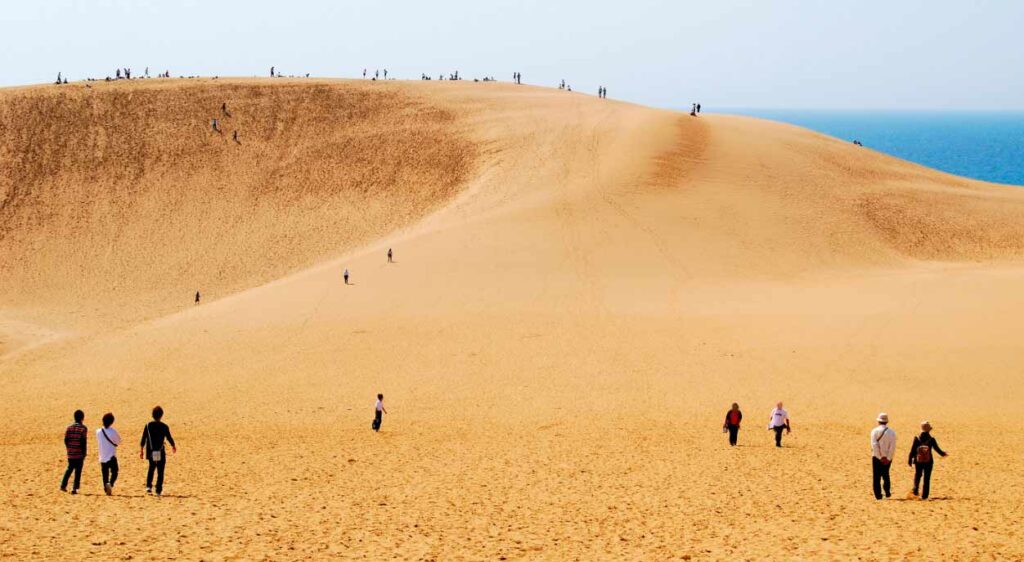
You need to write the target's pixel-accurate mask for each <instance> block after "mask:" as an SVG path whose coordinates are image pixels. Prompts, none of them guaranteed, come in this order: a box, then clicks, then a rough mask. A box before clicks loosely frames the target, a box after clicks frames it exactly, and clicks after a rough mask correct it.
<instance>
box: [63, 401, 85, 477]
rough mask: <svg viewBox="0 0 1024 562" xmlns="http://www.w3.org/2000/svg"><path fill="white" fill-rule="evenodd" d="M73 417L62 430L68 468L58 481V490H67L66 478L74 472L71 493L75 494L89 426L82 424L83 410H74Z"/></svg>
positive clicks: (83, 460) (83, 459)
mask: <svg viewBox="0 0 1024 562" xmlns="http://www.w3.org/2000/svg"><path fill="white" fill-rule="evenodd" d="M74 417H75V423H73V424H71V425H69V426H68V427H67V429H65V430H64V447H65V448H66V449H67V452H68V469H67V470H65V471H64V479H63V480H61V481H60V491H62V492H66V491H68V480H70V479H71V475H72V474H74V475H75V482H74V486H73V487H72V488H71V493H72V494H77V493H78V488H79V487H80V486H81V484H82V463H83V462H85V454H86V452H87V451H86V449H87V448H88V440H87V439H86V438H87V437H88V435H89V428H87V427H85V425H83V424H82V422H83V421H84V420H85V412H83V411H81V410H75V416H74Z"/></svg>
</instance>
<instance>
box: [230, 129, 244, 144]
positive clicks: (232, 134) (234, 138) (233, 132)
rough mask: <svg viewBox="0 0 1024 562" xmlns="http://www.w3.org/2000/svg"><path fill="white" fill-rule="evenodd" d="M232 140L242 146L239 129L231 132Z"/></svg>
mask: <svg viewBox="0 0 1024 562" xmlns="http://www.w3.org/2000/svg"><path fill="white" fill-rule="evenodd" d="M231 140H233V141H235V143H236V144H242V143H241V142H239V141H238V130H237V129H236V130H234V131H232V132H231Z"/></svg>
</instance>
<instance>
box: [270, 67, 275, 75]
mask: <svg viewBox="0 0 1024 562" xmlns="http://www.w3.org/2000/svg"><path fill="white" fill-rule="evenodd" d="M270 77H271V78H273V77H274V67H270Z"/></svg>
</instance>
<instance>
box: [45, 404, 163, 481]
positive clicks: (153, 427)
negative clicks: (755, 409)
mask: <svg viewBox="0 0 1024 562" xmlns="http://www.w3.org/2000/svg"><path fill="white" fill-rule="evenodd" d="M163 417H164V410H163V408H161V407H160V406H157V407H155V408H153V419H152V421H150V422H149V423H147V424H146V426H145V427H144V428H143V429H142V439H141V440H140V441H139V458H142V459H148V462H149V471H148V472H147V473H146V493H147V494H152V493H153V477H154V476H156V495H157V497H159V496H161V495H162V494H163V491H164V468H165V467H166V465H167V451H166V447H165V442H166V443H167V444H169V445H170V446H171V451H172V452H174V453H177V452H178V447H177V446H176V445H175V444H174V438H173V437H171V429H170V428H169V427H167V424H165V423H164V422H163V421H161V420H162V419H163ZM102 421H103V427H101V428H99V429H98V430H96V442H97V443H98V449H99V461H100V474H101V476H102V478H103V492H104V493H105V494H107V495H108V496H109V495H112V494H113V493H114V484H116V483H117V477H118V473H119V472H120V467H119V466H118V462H117V448H118V447H119V446H120V445H121V434H120V433H118V432H117V430H116V429H114V427H113V426H114V414H112V413H110V412H107V413H106V414H103V420H102ZM84 422H85V412H83V411H82V410H75V413H74V423H72V424H71V425H69V426H68V427H67V429H65V430H64V448H65V449H66V451H67V457H68V466H67V470H65V471H64V478H63V479H61V482H60V490H61V491H62V492H67V491H68V483H69V482H70V483H71V484H72V487H71V493H72V494H77V493H78V490H79V489H80V488H81V484H82V467H83V465H84V463H85V458H86V455H87V453H88V449H89V439H88V437H89V428H87V427H86V426H85V423H84ZM72 476H74V480H73V481H72V480H71V477H72Z"/></svg>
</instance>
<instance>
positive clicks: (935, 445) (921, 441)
mask: <svg viewBox="0 0 1024 562" xmlns="http://www.w3.org/2000/svg"><path fill="white" fill-rule="evenodd" d="M921 445H928V446H929V447H931V448H932V451H933V453H938V454H939V456H942V457H944V456H946V452H945V451H943V450H942V449H941V448H939V442H938V441H936V440H935V438H934V437H932V434H931V433H928V432H924V433H922V434H921V435H918V436H917V437H914V444H913V445H911V446H910V457H909V458H908V459H907V462H908V463H909V464H911V465H913V464H914V463H916V462H917V448H918V447H920V446H921ZM934 459H935V455H934V454H932V461H933V462H934Z"/></svg>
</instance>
